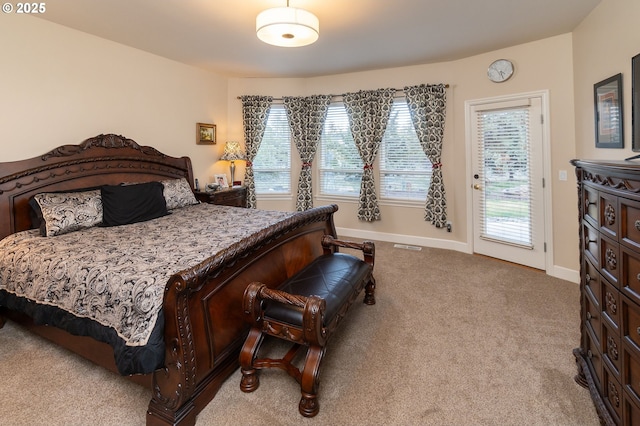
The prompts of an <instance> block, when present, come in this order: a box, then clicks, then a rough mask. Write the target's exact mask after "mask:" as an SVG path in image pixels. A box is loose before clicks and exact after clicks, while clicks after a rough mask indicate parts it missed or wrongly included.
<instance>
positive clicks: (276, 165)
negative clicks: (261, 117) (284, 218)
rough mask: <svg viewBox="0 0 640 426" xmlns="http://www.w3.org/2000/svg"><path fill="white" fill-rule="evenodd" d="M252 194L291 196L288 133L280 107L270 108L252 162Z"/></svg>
mask: <svg viewBox="0 0 640 426" xmlns="http://www.w3.org/2000/svg"><path fill="white" fill-rule="evenodd" d="M253 173H254V181H255V185H256V194H261V195H264V194H274V195H275V194H290V193H291V131H290V130H289V123H288V122H287V113H286V111H285V109H284V106H283V105H272V106H271V111H270V112H269V119H268V120H267V127H266V130H265V132H264V137H263V138H262V142H261V143H260V149H259V150H258V154H257V155H256V157H255V158H254V160H253Z"/></svg>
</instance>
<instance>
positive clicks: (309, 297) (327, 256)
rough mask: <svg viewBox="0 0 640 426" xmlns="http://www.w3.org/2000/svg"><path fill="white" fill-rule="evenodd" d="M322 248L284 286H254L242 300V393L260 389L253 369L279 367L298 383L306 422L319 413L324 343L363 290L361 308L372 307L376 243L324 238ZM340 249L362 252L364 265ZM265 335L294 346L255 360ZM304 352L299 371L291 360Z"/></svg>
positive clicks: (259, 284)
mask: <svg viewBox="0 0 640 426" xmlns="http://www.w3.org/2000/svg"><path fill="white" fill-rule="evenodd" d="M322 247H323V250H324V255H323V256H320V257H318V258H316V259H315V260H314V261H313V262H311V264H309V265H308V266H307V267H305V268H304V269H302V270H301V271H300V272H298V273H297V274H295V275H294V276H292V277H291V278H289V279H288V280H286V281H285V282H284V283H282V285H281V286H280V287H278V290H273V289H270V288H268V287H267V286H266V285H265V284H262V283H260V282H254V283H251V284H250V285H249V287H247V289H246V290H245V293H244V299H243V308H244V315H245V319H246V320H247V321H248V322H249V323H250V324H251V330H250V331H249V335H248V336H247V339H246V340H245V343H244V346H243V347H242V350H241V352H240V367H241V370H242V379H241V382H240V389H241V390H242V391H243V392H252V391H254V390H256V389H257V388H258V386H259V379H258V376H257V370H261V369H265V368H280V369H282V370H284V371H286V372H287V373H288V374H289V375H290V376H291V377H293V378H295V379H296V381H298V383H300V388H301V392H302V398H301V399H300V404H299V410H300V414H302V415H303V416H305V417H313V416H315V415H316V414H318V411H319V409H320V406H319V404H318V400H317V393H318V385H319V369H320V363H321V361H322V358H323V356H324V354H325V345H326V343H327V340H328V339H329V338H330V337H331V335H332V334H333V332H334V331H335V330H336V328H337V326H338V324H339V323H340V322H341V320H342V319H343V318H344V316H345V314H346V312H347V310H348V309H349V307H350V306H351V305H352V304H353V302H354V301H355V299H356V298H357V296H358V294H359V293H360V292H361V291H362V289H363V288H364V289H365V297H364V303H366V304H367V305H373V304H375V295H374V291H375V280H374V278H373V264H374V258H375V246H374V244H373V243H372V242H370V241H365V242H364V243H361V244H359V243H353V242H347V241H341V240H337V239H334V238H333V237H331V236H329V235H325V236H324V237H323V238H322ZM339 247H347V248H351V249H358V250H361V251H362V253H363V257H364V260H360V259H359V258H357V257H355V256H352V255H350V254H345V253H338V250H339ZM265 335H271V336H275V337H278V338H280V339H284V340H288V341H290V342H293V343H294V345H293V347H292V348H291V349H290V350H289V351H288V352H287V353H286V354H285V356H284V357H283V358H281V359H270V358H257V354H258V351H259V349H260V345H261V343H262V341H263V338H264V336H265ZM302 347H307V355H306V359H305V361H304V367H303V368H302V371H300V369H298V368H297V367H296V366H294V365H293V364H292V361H293V359H294V358H295V356H296V354H297V352H298V351H299V350H300V349H301V348H302Z"/></svg>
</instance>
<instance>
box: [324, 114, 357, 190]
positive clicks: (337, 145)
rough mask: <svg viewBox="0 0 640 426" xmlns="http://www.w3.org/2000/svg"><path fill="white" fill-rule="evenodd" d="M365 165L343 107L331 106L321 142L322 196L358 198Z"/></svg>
mask: <svg viewBox="0 0 640 426" xmlns="http://www.w3.org/2000/svg"><path fill="white" fill-rule="evenodd" d="M362 167H363V163H362V160H361V159H360V154H358V149H357V148H356V144H355V142H354V141H353V137H352V136H351V129H350V128H349V119H348V117H347V111H346V110H345V109H344V105H343V104H341V103H340V104H332V105H330V106H329V110H328V111H327V119H326V121H325V123H324V128H323V130H322V140H321V141H320V167H319V174H320V194H322V195H342V196H347V197H358V196H359V195H360V181H361V180H362Z"/></svg>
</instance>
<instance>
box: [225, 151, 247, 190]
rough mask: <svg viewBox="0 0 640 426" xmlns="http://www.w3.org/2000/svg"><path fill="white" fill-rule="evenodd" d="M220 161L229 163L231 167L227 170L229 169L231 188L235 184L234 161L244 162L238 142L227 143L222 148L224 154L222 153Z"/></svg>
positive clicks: (243, 155) (242, 152)
mask: <svg viewBox="0 0 640 426" xmlns="http://www.w3.org/2000/svg"><path fill="white" fill-rule="evenodd" d="M220 159H221V160H224V161H231V165H230V166H229V168H230V169H231V186H233V182H235V177H234V174H235V172H236V164H235V161H236V160H245V159H246V158H245V154H244V150H243V149H242V147H241V146H240V144H239V143H238V142H235V141H229V142H227V144H226V145H225V146H224V152H223V153H222V157H220Z"/></svg>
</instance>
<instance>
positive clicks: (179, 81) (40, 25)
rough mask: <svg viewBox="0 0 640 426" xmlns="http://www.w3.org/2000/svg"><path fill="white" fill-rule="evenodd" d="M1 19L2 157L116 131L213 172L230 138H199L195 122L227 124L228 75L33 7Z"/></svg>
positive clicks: (199, 171)
mask: <svg viewBox="0 0 640 426" xmlns="http://www.w3.org/2000/svg"><path fill="white" fill-rule="evenodd" d="M1 18H2V19H1V21H2V23H1V24H0V45H1V46H2V55H0V75H1V76H2V78H0V135H1V136H2V150H1V154H0V161H14V160H19V159H24V158H29V157H34V156H37V155H40V154H43V153H45V152H47V151H48V150H50V149H51V148H54V147H56V146H58V145H62V144H77V143H80V142H82V141H83V140H84V139H86V138H88V137H91V136H95V135H98V134H100V133H117V134H121V135H123V136H126V137H128V138H131V139H134V140H135V141H137V142H138V143H140V144H142V145H151V146H154V147H155V148H157V149H159V150H160V151H162V152H164V153H167V154H169V155H173V156H183V155H186V156H189V157H191V159H192V161H193V165H194V170H195V173H196V177H199V178H200V179H202V180H205V179H207V176H208V175H210V174H212V172H213V170H210V169H212V164H214V161H215V159H216V158H218V151H219V150H221V149H222V146H223V145H222V144H218V145H215V146H211V145H196V143H195V133H196V130H195V126H196V122H206V123H214V124H216V125H217V126H218V132H219V135H220V138H221V139H222V140H225V139H226V133H227V80H226V78H221V77H219V76H216V75H215V74H211V73H209V72H205V71H203V70H200V69H197V68H193V67H189V66H186V65H183V64H180V63H177V62H174V61H170V60H168V59H165V58H161V57H158V56H154V55H151V54H148V53H146V52H142V51H140V50H137V49H132V48H129V47H125V46H123V45H120V44H117V43H113V42H110V41H106V40H104V39H100V38H97V37H94V36H90V35H87V34H85V33H81V32H79V31H74V30H71V29H68V28H66V27H63V26H60V25H57V24H52V23H50V22H48V21H44V20H41V19H37V18H33V17H30V16H26V15H16V14H12V15H3V16H2V17H1Z"/></svg>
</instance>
